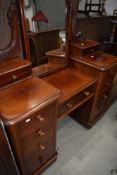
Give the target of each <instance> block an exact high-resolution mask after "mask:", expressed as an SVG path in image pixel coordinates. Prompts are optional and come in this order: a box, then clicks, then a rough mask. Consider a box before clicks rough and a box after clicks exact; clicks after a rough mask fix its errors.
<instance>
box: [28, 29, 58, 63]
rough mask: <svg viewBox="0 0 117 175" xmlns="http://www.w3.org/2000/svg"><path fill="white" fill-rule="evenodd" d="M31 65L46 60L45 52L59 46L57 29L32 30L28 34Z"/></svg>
mask: <svg viewBox="0 0 117 175" xmlns="http://www.w3.org/2000/svg"><path fill="white" fill-rule="evenodd" d="M28 37H29V43H30V51H31V60H32V65H33V66H38V65H40V64H43V63H46V62H47V56H46V54H45V53H46V52H47V51H49V50H52V49H57V48H59V47H60V41H59V30H57V29H56V30H48V31H42V32H37V33H36V32H32V33H29V34H28Z"/></svg>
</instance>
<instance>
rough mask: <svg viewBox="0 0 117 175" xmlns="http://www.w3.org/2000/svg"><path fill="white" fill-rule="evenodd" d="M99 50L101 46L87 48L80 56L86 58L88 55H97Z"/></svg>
mask: <svg viewBox="0 0 117 175" xmlns="http://www.w3.org/2000/svg"><path fill="white" fill-rule="evenodd" d="M98 50H99V46H94V47H91V48H86V49H83V50H81V55H80V56H82V57H84V56H87V55H91V54H93V53H95V52H96V51H98Z"/></svg>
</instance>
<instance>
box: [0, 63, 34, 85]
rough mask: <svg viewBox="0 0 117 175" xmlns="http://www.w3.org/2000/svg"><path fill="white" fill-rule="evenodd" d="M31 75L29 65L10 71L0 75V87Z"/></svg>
mask: <svg viewBox="0 0 117 175" xmlns="http://www.w3.org/2000/svg"><path fill="white" fill-rule="evenodd" d="M29 76H31V67H30V66H29V67H25V68H22V69H19V70H15V71H11V72H9V73H5V74H3V75H1V76H0V88H2V87H4V86H7V85H9V84H12V83H15V82H17V81H19V80H22V79H25V78H27V77H29Z"/></svg>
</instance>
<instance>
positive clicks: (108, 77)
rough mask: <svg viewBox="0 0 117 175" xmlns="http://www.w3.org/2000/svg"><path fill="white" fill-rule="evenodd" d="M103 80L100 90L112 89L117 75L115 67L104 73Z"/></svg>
mask: <svg viewBox="0 0 117 175" xmlns="http://www.w3.org/2000/svg"><path fill="white" fill-rule="evenodd" d="M102 74H103V79H102V83H101V86H100V90H103V89H106V88H110V89H111V88H112V84H113V80H114V77H115V74H116V69H115V67H113V68H111V69H110V70H108V71H106V72H103V73H102Z"/></svg>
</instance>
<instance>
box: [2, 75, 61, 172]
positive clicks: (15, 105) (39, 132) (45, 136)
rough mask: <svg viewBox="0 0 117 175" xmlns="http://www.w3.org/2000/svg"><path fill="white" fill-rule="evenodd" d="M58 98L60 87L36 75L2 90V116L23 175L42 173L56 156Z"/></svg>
mask: <svg viewBox="0 0 117 175" xmlns="http://www.w3.org/2000/svg"><path fill="white" fill-rule="evenodd" d="M16 89H17V92H16ZM16 93H17V94H16ZM16 95H17V96H16ZM59 97H60V91H59V90H57V89H56V88H54V87H52V86H51V85H48V84H47V83H45V82H43V81H42V80H40V79H38V78H34V77H33V78H30V79H27V80H25V81H23V82H20V83H17V84H15V85H14V86H12V87H9V88H8V90H7V89H4V90H2V91H1V92H0V99H1V103H0V111H1V113H2V115H1V117H2V120H3V122H4V125H5V128H6V131H7V134H8V137H9V140H10V143H11V147H12V149H13V152H14V155H15V159H16V162H17V165H18V168H19V170H20V173H21V174H22V175H33V174H39V173H40V172H42V171H43V170H44V169H45V168H46V167H47V166H49V165H50V164H51V163H52V162H53V161H54V160H56V158H57V152H56V117H57V99H58V98H59ZM2 103H4V105H2Z"/></svg>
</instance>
